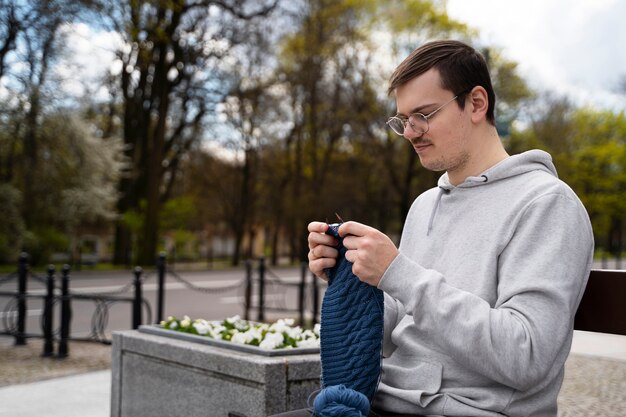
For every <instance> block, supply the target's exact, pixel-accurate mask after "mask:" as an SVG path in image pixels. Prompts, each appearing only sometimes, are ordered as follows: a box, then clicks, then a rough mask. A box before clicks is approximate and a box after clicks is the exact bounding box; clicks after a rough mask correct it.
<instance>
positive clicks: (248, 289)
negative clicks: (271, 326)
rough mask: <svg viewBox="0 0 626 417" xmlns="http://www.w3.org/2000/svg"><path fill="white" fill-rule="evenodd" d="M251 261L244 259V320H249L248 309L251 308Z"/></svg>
mask: <svg viewBox="0 0 626 417" xmlns="http://www.w3.org/2000/svg"><path fill="white" fill-rule="evenodd" d="M251 301H252V261H251V260H250V259H246V293H245V300H244V303H245V304H244V309H245V310H244V313H243V318H244V320H250V309H251V308H252V304H251Z"/></svg>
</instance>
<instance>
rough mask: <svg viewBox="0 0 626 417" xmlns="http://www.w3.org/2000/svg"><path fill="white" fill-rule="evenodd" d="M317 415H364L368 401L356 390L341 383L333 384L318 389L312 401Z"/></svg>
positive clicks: (325, 416) (355, 416)
mask: <svg viewBox="0 0 626 417" xmlns="http://www.w3.org/2000/svg"><path fill="white" fill-rule="evenodd" d="M313 405H314V407H315V415H316V416H317V417H364V416H367V415H368V413H369V408H370V402H369V400H368V399H367V397H366V396H365V395H363V394H361V393H360V392H358V391H354V390H351V389H349V388H346V387H345V386H343V385H334V386H332V387H328V388H325V389H323V390H322V391H320V393H319V394H318V395H317V397H315V401H314V402H313Z"/></svg>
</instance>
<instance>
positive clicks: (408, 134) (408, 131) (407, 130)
mask: <svg viewBox="0 0 626 417" xmlns="http://www.w3.org/2000/svg"><path fill="white" fill-rule="evenodd" d="M402 136H404V138H405V139H408V140H411V139H415V138H419V137H420V136H422V134H418V133H416V132H415V130H413V128H412V127H411V124H410V123H409V122H406V124H405V125H404V133H403V134H402Z"/></svg>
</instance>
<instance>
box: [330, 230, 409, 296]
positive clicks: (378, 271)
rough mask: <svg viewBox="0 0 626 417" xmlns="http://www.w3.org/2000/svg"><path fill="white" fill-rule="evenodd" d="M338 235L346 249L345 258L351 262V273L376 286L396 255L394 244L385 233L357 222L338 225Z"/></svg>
mask: <svg viewBox="0 0 626 417" xmlns="http://www.w3.org/2000/svg"><path fill="white" fill-rule="evenodd" d="M339 236H341V237H343V246H345V248H346V249H347V251H346V259H347V260H348V261H350V262H352V264H353V265H352V273H353V274H354V275H356V276H357V277H358V278H359V279H360V280H361V281H363V282H365V283H367V284H370V285H372V286H375V287H376V286H378V283H379V282H380V279H381V278H382V276H383V274H384V273H385V271H386V270H387V268H388V267H389V265H391V262H393V260H394V259H395V258H396V256H397V255H398V249H397V248H396V245H394V243H393V242H392V241H391V239H389V237H388V236H387V235H385V234H384V233H382V232H379V231H378V230H376V229H374V228H373V227H369V226H366V225H364V224H361V223H357V222H346V223H343V224H342V225H341V226H339Z"/></svg>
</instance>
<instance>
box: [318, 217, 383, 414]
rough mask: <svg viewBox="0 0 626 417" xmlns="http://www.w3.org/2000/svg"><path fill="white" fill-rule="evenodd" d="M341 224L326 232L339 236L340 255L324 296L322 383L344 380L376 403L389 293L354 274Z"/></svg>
mask: <svg viewBox="0 0 626 417" xmlns="http://www.w3.org/2000/svg"><path fill="white" fill-rule="evenodd" d="M338 229H339V224H332V225H330V228H329V230H328V232H326V233H328V234H330V235H333V236H335V237H337V238H338V239H339V246H338V249H339V257H338V258H337V264H336V265H335V267H334V268H332V269H329V270H327V271H326V274H327V275H328V277H329V282H328V289H327V290H326V294H325V295H324V299H323V301H322V317H321V318H322V320H321V322H322V323H321V330H320V337H321V341H320V350H321V361H322V378H321V379H322V387H323V388H328V387H331V386H335V385H344V386H345V387H346V388H349V389H352V390H355V391H358V392H360V393H362V394H364V395H365V396H366V397H367V399H368V400H369V401H370V402H371V401H372V397H373V396H374V393H375V392H376V389H377V387H378V381H379V379H380V367H381V360H382V344H383V328H384V318H383V314H384V297H383V292H382V291H381V290H379V289H378V288H376V287H373V286H371V285H368V284H366V283H364V282H361V281H360V280H359V279H358V278H357V277H356V276H355V275H354V274H353V273H352V263H350V262H348V261H347V260H346V258H345V253H346V248H345V247H344V246H343V243H342V242H343V240H342V239H341V238H340V237H339V233H338Z"/></svg>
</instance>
